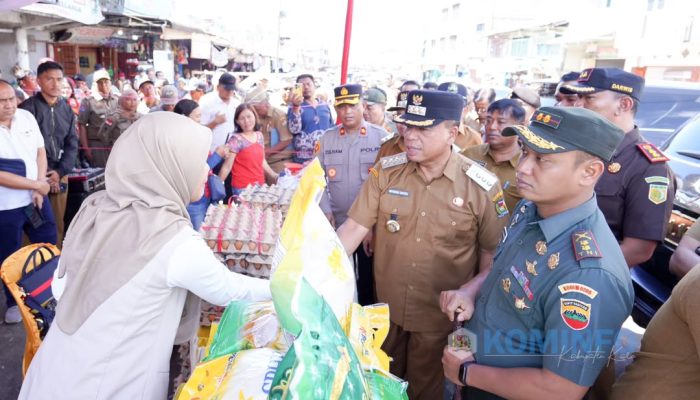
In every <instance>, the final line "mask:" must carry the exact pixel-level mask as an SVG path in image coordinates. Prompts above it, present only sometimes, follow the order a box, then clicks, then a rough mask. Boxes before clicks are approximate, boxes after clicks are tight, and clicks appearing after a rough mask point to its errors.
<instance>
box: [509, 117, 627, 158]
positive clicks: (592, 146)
mask: <svg viewBox="0 0 700 400" xmlns="http://www.w3.org/2000/svg"><path fill="white" fill-rule="evenodd" d="M502 135H503V136H515V135H518V136H520V138H521V139H522V140H523V143H525V145H526V146H527V147H529V148H531V149H532V150H534V151H536V152H538V153H543V154H551V153H564V152H567V151H573V150H580V151H583V152H586V153H588V154H592V155H594V156H596V157H599V158H601V159H603V160H605V161H610V159H612V156H613V154H614V153H615V149H617V146H618V145H619V144H620V142H622V138H623V136H624V132H623V131H622V129H620V128H618V127H617V126H615V125H613V124H612V123H611V122H610V121H608V120H607V119H605V118H603V117H601V116H600V115H599V114H598V113H596V112H594V111H591V110H587V109H585V108H579V107H541V108H539V109H538V110H537V111H535V113H534V114H533V115H532V118H531V119H530V125H529V126H525V125H514V126H510V127H508V128H505V129H504V130H503V132H502Z"/></svg>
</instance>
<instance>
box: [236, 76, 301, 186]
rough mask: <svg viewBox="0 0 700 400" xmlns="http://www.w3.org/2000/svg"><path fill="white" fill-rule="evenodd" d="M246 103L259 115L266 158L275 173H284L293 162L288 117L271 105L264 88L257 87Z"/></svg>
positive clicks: (250, 93) (246, 98) (246, 97)
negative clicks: (286, 166) (287, 165)
mask: <svg viewBox="0 0 700 400" xmlns="http://www.w3.org/2000/svg"><path fill="white" fill-rule="evenodd" d="M245 102H246V103H248V104H250V105H252V106H253V108H254V109H255V112H257V113H258V123H259V124H260V132H261V133H262V135H263V139H264V140H265V149H266V150H265V158H266V159H267V163H268V164H269V165H270V168H272V170H273V171H275V172H277V173H280V172H282V171H284V168H285V164H286V163H290V162H292V155H293V154H294V151H293V149H292V147H291V144H292V134H291V133H290V132H289V128H287V115H286V114H285V113H284V111H282V110H280V109H279V108H277V107H274V106H273V105H272V104H270V94H269V93H268V92H267V90H265V88H264V87H262V86H260V87H256V88H255V89H253V90H251V91H250V92H249V93H248V94H247V95H246V96H245Z"/></svg>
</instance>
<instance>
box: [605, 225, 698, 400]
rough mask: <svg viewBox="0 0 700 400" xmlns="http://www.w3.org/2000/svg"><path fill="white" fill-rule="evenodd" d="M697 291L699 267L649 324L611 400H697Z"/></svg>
mask: <svg viewBox="0 0 700 400" xmlns="http://www.w3.org/2000/svg"><path fill="white" fill-rule="evenodd" d="M696 225H697V224H696ZM699 288H700V267H698V266H696V267H695V268H693V269H691V270H690V272H688V274H687V275H686V276H685V277H684V278H683V279H681V281H680V282H678V285H676V287H675V288H674V289H673V293H671V297H669V298H668V300H667V301H666V303H664V304H663V305H662V306H661V308H660V309H659V311H657V312H656V314H655V315H654V318H652V319H651V322H649V326H647V330H646V332H645V333H644V337H642V348H641V350H640V351H639V352H637V353H634V356H635V358H634V362H632V364H631V365H629V366H628V367H627V369H626V370H625V373H624V374H622V376H621V377H620V378H619V379H618V380H617V382H616V383H615V385H614V386H613V390H612V395H611V396H610V398H611V399H613V400H619V399H697V398H698V394H700V357H698V354H699V353H700V350H699V349H700V345H699V344H698V341H699V339H698V338H700V318H699V317H698V311H697V305H698V304H700V290H698V289H699Z"/></svg>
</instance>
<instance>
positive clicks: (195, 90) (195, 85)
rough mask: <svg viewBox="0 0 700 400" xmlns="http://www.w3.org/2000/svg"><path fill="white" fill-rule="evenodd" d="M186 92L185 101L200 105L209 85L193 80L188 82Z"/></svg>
mask: <svg viewBox="0 0 700 400" xmlns="http://www.w3.org/2000/svg"><path fill="white" fill-rule="evenodd" d="M185 92H186V93H185V96H184V97H183V100H194V101H195V102H197V103H199V99H201V98H202V96H204V94H205V93H206V92H207V84H206V83H203V82H200V81H199V80H198V79H197V78H192V79H190V80H189V81H188V82H187V85H186V86H185Z"/></svg>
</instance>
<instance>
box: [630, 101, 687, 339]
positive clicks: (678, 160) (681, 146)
mask: <svg viewBox="0 0 700 400" xmlns="http://www.w3.org/2000/svg"><path fill="white" fill-rule="evenodd" d="M662 150H663V151H664V153H665V154H666V156H668V157H669V158H670V161H669V165H670V167H671V169H672V170H673V172H674V174H675V175H676V197H675V201H674V207H673V208H674V210H673V214H672V215H671V220H670V221H669V223H668V231H667V233H666V240H664V243H663V244H661V245H659V246H657V248H656V251H655V252H654V255H653V257H652V258H651V259H650V260H649V261H647V262H645V263H643V264H642V265H640V266H637V267H635V268H633V269H632V271H631V272H632V281H633V283H634V291H635V299H634V309H633V311H632V317H633V318H634V320H635V322H636V323H637V324H639V325H642V326H646V325H647V323H648V322H649V320H650V319H651V317H652V316H653V315H654V313H656V310H658V309H659V307H661V305H662V304H663V303H664V302H665V301H666V299H668V297H669V296H670V295H671V290H672V289H673V287H674V286H675V284H676V283H677V282H678V278H676V277H675V276H674V275H672V274H671V273H670V272H669V269H668V261H669V259H670V258H671V254H672V253H673V251H674V250H675V249H676V246H677V245H678V242H679V241H680V239H681V237H682V236H683V234H684V233H685V231H687V230H688V229H689V228H690V226H691V225H692V224H693V223H694V221H695V220H696V219H697V218H698V216H700V114H697V113H696V114H695V116H694V118H692V119H691V120H690V121H688V122H687V123H686V124H685V125H683V126H682V127H681V129H679V130H678V131H677V132H676V133H675V134H673V135H672V136H671V137H670V138H668V139H667V140H666V142H665V143H664V144H663V146H662Z"/></svg>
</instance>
